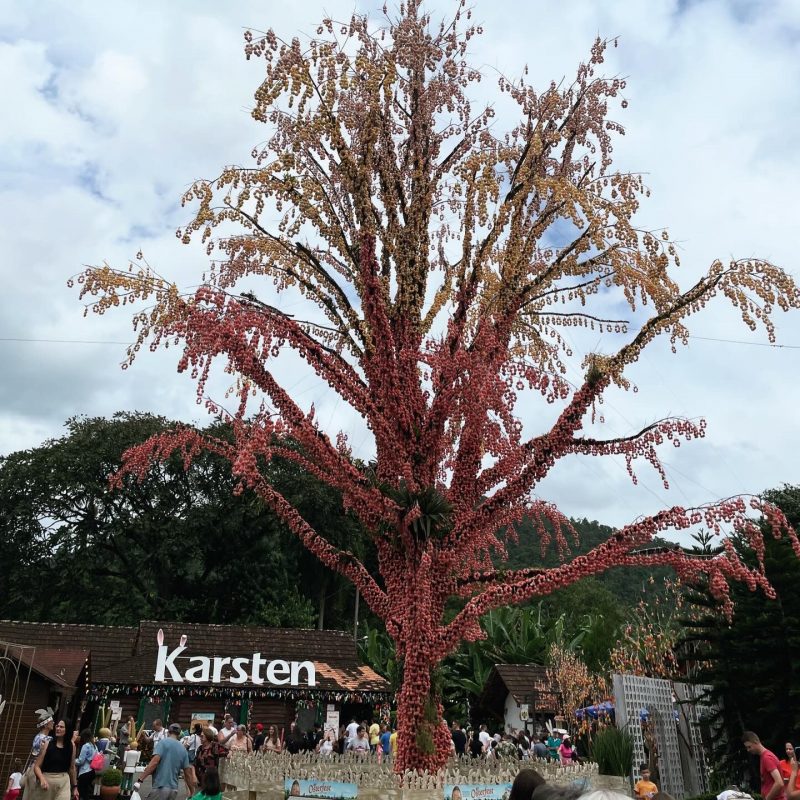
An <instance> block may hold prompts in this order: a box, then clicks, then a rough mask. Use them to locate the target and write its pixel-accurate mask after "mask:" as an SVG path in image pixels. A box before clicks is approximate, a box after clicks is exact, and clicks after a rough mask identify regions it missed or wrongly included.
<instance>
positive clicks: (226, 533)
mask: <svg viewBox="0 0 800 800" xmlns="http://www.w3.org/2000/svg"><path fill="white" fill-rule="evenodd" d="M174 425H175V423H174V422H171V421H169V420H166V419H164V418H162V417H155V416H152V415H149V414H137V413H119V414H116V415H115V416H114V417H113V419H103V418H84V417H76V418H73V419H71V420H69V421H68V422H67V423H66V433H65V435H64V436H62V437H61V438H59V439H55V440H52V441H48V442H45V443H44V444H43V445H41V446H40V447H37V448H34V449H31V450H26V451H21V452H17V453H12V454H10V455H9V456H6V457H4V458H0V539H2V541H3V543H4V557H3V559H2V560H0V598H1V599H0V615H2V616H4V617H14V618H18V619H32V620H47V621H65V622H96V623H101V624H136V623H137V622H138V621H139V620H140V619H143V618H161V619H164V618H169V619H179V620H188V621H192V622H216V623H233V622H236V623H259V624H266V625H287V626H301V627H305V626H309V625H312V624H313V623H314V621H315V619H314V618H315V614H314V606H315V605H316V602H315V601H317V599H318V598H317V597H316V595H315V590H314V588H313V587H316V586H318V585H319V583H325V585H327V586H328V587H329V588H334V589H335V588H336V585H337V583H336V582H337V578H336V576H335V573H330V572H328V575H327V576H325V577H324V578H323V577H320V576H319V572H320V567H319V563H318V562H317V563H316V564H315V565H313V567H314V569H312V568H311V566H310V565H307V564H306V561H305V560H306V559H307V554H306V552H305V551H304V549H303V548H302V547H300V546H299V544H298V543H296V541H295V540H294V539H293V538H291V537H289V536H288V534H287V532H286V529H285V526H284V525H283V524H282V523H281V522H280V520H278V519H277V518H276V516H275V515H274V514H273V513H272V512H271V511H270V510H269V509H268V508H266V507H265V506H264V504H263V502H262V501H261V500H260V498H259V497H258V496H257V495H256V494H255V493H253V492H251V491H245V492H242V493H241V494H239V495H235V494H234V491H233V490H234V487H235V484H236V481H235V479H234V477H233V475H232V473H231V467H230V463H229V462H227V461H226V460H224V459H221V458H219V457H216V456H214V455H213V454H203V455H202V456H201V457H199V458H197V459H195V460H194V461H193V463H192V464H191V466H190V467H189V469H188V470H187V469H184V464H183V462H181V461H180V459H178V458H177V457H175V458H171V459H167V460H166V461H164V462H159V463H156V464H153V467H152V469H151V470H149V471H148V474H147V475H146V476H145V477H144V479H143V480H142V481H136V480H133V479H127V480H125V481H124V486H123V487H121V488H120V490H118V491H110V489H109V485H108V481H109V478H110V476H111V475H112V474H113V473H115V472H116V471H117V470H118V469H119V468H120V466H121V465H122V457H123V454H124V453H125V451H126V450H128V449H129V448H130V447H133V446H134V445H136V444H137V443H139V442H141V441H142V440H143V439H145V438H147V437H148V436H153V435H156V434H158V433H163V432H165V431H168V430H171V429H172V428H173V427H174ZM208 430H209V432H213V433H214V435H217V436H228V435H229V431H226V430H225V426H223V425H221V424H216V423H215V424H212V425H211V426H210V428H209V429H208ZM269 475H270V479H271V480H272V481H273V483H274V484H275V485H276V486H279V487H281V490H282V491H285V492H286V493H287V495H289V496H292V497H293V498H294V499H295V501H296V503H297V505H298V506H299V507H301V508H303V509H304V513H305V514H307V515H308V516H309V517H310V518H312V519H318V520H320V524H324V525H325V529H326V530H327V531H328V532H329V535H331V536H333V537H336V536H338V537H340V538H342V539H344V538H347V540H348V541H353V540H354V539H355V538H356V532H355V531H354V523H353V520H352V519H351V518H348V516H347V515H346V514H345V513H344V511H343V509H342V507H341V499H340V498H337V497H336V496H335V492H334V491H333V490H331V489H330V487H328V486H325V485H322V484H319V482H317V481H315V480H314V479H313V478H312V477H311V476H308V475H305V474H303V473H302V472H301V471H299V470H298V469H297V467H296V465H295V464H293V463H291V462H288V463H282V462H280V461H275V462H273V463H272V464H271V465H270V467H269ZM300 575H303V576H304V578H303V580H302V581H301V580H300V579H299V576H300ZM312 576H315V577H316V580H315V582H314V583H311V582H310V581H309V578H311V577H312ZM318 582H319V583H318ZM33 587H47V590H46V591H38V590H36V591H32V588H33ZM312 604H313V605H312ZM333 610H334V614H335V616H334V619H333V623H334V624H336V622H339V623H341V622H345V621H346V622H347V623H348V624H349V613H350V612H349V609H348V608H346V607H345V608H341V607H338V608H337V607H336V606H335V605H334V608H333Z"/></svg>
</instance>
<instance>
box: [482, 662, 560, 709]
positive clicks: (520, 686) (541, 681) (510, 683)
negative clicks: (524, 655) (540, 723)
mask: <svg viewBox="0 0 800 800" xmlns="http://www.w3.org/2000/svg"><path fill="white" fill-rule="evenodd" d="M494 669H495V670H496V672H497V675H498V676H499V677H500V680H502V681H503V683H504V684H505V686H506V689H508V691H509V693H510V694H511V695H512V696H513V698H514V700H516V701H517V703H529V702H533V701H532V700H530V695H532V694H536V695H539V696H541V697H542V699H543V700H544V701H545V702H550V701H551V700H554V699H555V692H553V690H552V689H551V688H550V682H549V681H548V680H547V669H546V668H545V667H543V666H542V665H541V664H495V666H494Z"/></svg>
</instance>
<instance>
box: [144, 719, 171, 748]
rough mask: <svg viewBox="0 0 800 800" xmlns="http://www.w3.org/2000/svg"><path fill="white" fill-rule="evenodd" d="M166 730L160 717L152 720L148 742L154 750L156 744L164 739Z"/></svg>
mask: <svg viewBox="0 0 800 800" xmlns="http://www.w3.org/2000/svg"><path fill="white" fill-rule="evenodd" d="M166 737H167V731H166V730H165V728H164V723H163V722H162V721H161V720H160V719H154V720H153V730H152V731H151V732H150V736H149V737H148V738H149V739H150V744H151V745H152V747H153V752H155V748H156V745H157V744H158V743H159V742H160V741H161V740H162V739H166Z"/></svg>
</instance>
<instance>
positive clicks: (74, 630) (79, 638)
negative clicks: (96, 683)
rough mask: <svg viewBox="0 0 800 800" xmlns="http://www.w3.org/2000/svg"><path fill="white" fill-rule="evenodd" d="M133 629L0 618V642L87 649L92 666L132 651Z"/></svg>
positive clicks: (57, 648) (102, 664) (38, 646)
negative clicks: (90, 655)
mask: <svg viewBox="0 0 800 800" xmlns="http://www.w3.org/2000/svg"><path fill="white" fill-rule="evenodd" d="M136 630H137V629H136V628H131V627H127V628H126V627H112V626H110V625H73V624H71V623H64V622H19V621H12V620H0V641H2V642H14V643H15V644H24V645H32V646H33V647H36V648H37V650H38V649H42V648H46V649H53V650H75V649H78V650H91V653H92V668H93V669H97V668H99V667H103V666H105V665H108V664H114V663H116V662H118V661H119V660H120V659H121V658H124V657H126V656H130V655H131V653H133V642H134V637H135V635H136Z"/></svg>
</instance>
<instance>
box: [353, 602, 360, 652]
mask: <svg viewBox="0 0 800 800" xmlns="http://www.w3.org/2000/svg"><path fill="white" fill-rule="evenodd" d="M360 596H361V592H359V591H358V589H356V610H355V613H354V614H353V639H354V640H355V642H356V644H358V599H359V597H360Z"/></svg>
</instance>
